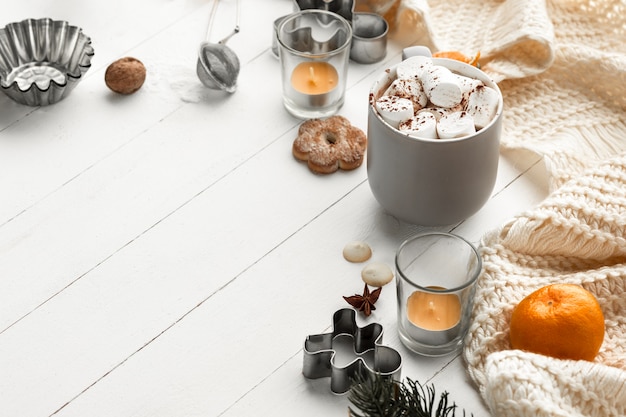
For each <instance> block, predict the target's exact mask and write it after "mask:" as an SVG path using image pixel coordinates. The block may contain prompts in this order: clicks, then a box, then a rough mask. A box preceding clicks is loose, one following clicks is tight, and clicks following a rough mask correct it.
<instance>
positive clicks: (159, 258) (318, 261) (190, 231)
mask: <svg viewBox="0 0 626 417" xmlns="http://www.w3.org/2000/svg"><path fill="white" fill-rule="evenodd" d="M222 3H223V6H220V15H222V16H221V17H220V19H218V23H217V24H216V27H215V33H216V35H218V37H219V34H220V33H228V32H229V31H230V30H231V29H232V27H231V26H232V23H233V20H232V19H231V18H230V16H229V14H230V15H232V13H231V12H233V10H234V9H233V8H234V0H222ZM210 5H211V2H210V1H199V0H187V1H183V0H170V1H167V0H137V1H132V2H129V1H124V2H122V1H117V0H116V1H107V2H104V1H95V0H94V1H91V2H89V5H87V3H84V2H77V1H71V0H59V1H55V2H49V1H45V0H32V1H29V2H13V3H10V4H8V5H5V9H6V10H3V15H2V19H3V22H0V24H5V23H9V22H11V21H15V20H21V19H23V18H26V17H41V16H50V17H54V18H63V19H68V20H70V21H71V23H73V24H77V25H80V26H83V27H84V29H85V31H86V32H88V34H89V35H90V36H92V39H93V42H94V47H95V49H96V56H95V57H94V65H93V67H92V68H91V69H90V71H89V72H88V73H87V76H86V77H85V79H84V80H83V81H82V82H81V83H80V84H79V85H78V87H77V88H76V89H75V90H74V92H73V93H72V95H71V96H70V97H68V98H67V99H66V100H64V101H62V102H60V103H58V104H55V105H53V106H48V107H44V108H35V109H34V108H29V107H25V106H20V105H18V104H16V103H13V102H12V101H10V100H9V99H8V98H6V97H4V96H2V97H0V107H1V108H2V111H1V112H0V375H2V378H0V416H5V415H6V416H21V417H39V416H50V415H55V416H62V417H70V416H93V417H96V416H112V415H115V416H153V417H154V416H156V417H158V416H173V415H176V416H178V415H181V416H183V415H184V416H217V415H224V416H249V415H303V416H307V415H311V416H313V415H345V413H346V408H347V404H348V403H347V400H346V398H345V396H335V395H333V394H331V393H330V391H329V384H328V382H329V381H328V380H327V379H322V380H316V381H308V380H306V379H304V378H303V377H302V375H301V364H302V352H301V348H302V344H303V341H304V338H305V337H306V336H307V335H308V334H315V333H320V332H326V331H329V330H330V328H331V319H332V314H333V313H334V312H335V311H336V310H337V309H339V308H343V307H347V304H346V303H345V302H344V300H343V299H342V298H341V297H342V296H343V295H352V294H354V293H357V292H360V291H361V290H362V286H363V284H362V281H361V280H360V275H359V274H360V268H362V265H359V264H350V263H348V262H346V261H345V260H344V259H343V258H342V257H341V249H342V248H343V245H344V244H345V243H346V242H348V241H350V240H354V239H360V240H365V241H367V242H368V243H369V244H370V245H371V246H372V248H373V249H374V257H373V260H379V261H382V262H386V263H388V264H390V265H391V264H392V263H393V256H394V252H395V249H396V248H397V247H398V245H399V244H400V243H401V242H402V240H404V239H405V238H407V237H408V236H410V235H412V234H414V233H416V232H418V231H420V230H422V229H423V228H421V227H419V226H414V225H409V224H405V223H402V222H399V221H397V220H396V219H394V218H393V217H392V216H390V215H388V214H386V213H384V212H383V211H382V210H381V208H380V207H379V206H378V204H377V203H376V201H375V200H374V198H373V196H372V194H371V192H370V190H369V186H368V183H367V176H366V170H365V166H363V167H361V168H359V169H357V170H355V171H352V172H338V173H336V174H332V175H330V176H316V175H313V174H312V173H311V172H309V171H308V169H307V168H306V166H305V165H304V164H302V163H299V162H297V161H296V160H294V158H293V157H292V155H291V143H292V141H293V139H294V138H295V135H296V132H297V127H298V125H299V122H300V121H299V120H297V119H295V118H293V117H291V116H290V115H289V114H288V113H287V112H286V111H285V110H284V109H283V107H282V104H281V94H280V80H279V77H280V71H279V67H278V61H277V60H276V59H275V58H274V57H273V56H271V54H270V52H269V47H270V43H271V30H272V22H273V20H274V19H275V18H277V17H279V16H281V15H283V14H285V13H288V12H289V11H290V10H291V7H292V2H291V1H289V0H272V1H270V0H265V1H263V2H261V1H258V0H243V7H242V22H241V27H242V31H241V33H240V34H238V35H237V36H235V37H233V38H232V39H231V40H230V41H229V46H231V47H232V48H233V50H235V51H236V52H237V54H238V55H239V57H240V59H241V62H242V70H241V74H240V77H239V88H238V91H237V92H236V93H235V94H233V95H226V94H224V93H221V92H216V91H210V90H207V89H205V88H204V87H203V86H202V85H201V84H200V82H199V81H198V80H197V78H196V76H195V60H196V55H195V54H196V52H197V46H198V44H199V42H200V41H201V40H202V37H203V36H204V32H205V30H206V19H207V18H208V12H209V9H210ZM121 56H136V57H138V58H140V59H141V60H142V61H143V62H144V63H145V64H146V66H147V68H148V78H147V80H146V84H145V85H144V87H143V88H142V89H141V90H140V91H139V92H138V93H136V94H135V95H133V96H129V97H121V96H117V95H115V94H113V93H111V92H110V91H108V89H107V88H106V86H105V85H104V81H103V77H104V71H105V69H106V66H107V65H108V64H109V63H110V62H111V61H112V60H114V59H116V58H118V57H121ZM399 59H400V46H399V45H397V44H395V43H390V45H389V49H388V56H387V59H386V60H385V61H384V62H382V63H379V64H374V65H358V64H355V63H351V64H350V70H349V80H348V86H349V87H348V92H347V96H346V103H345V105H344V107H343V108H342V110H341V112H340V113H341V114H342V115H344V116H346V117H348V118H349V119H350V120H351V121H352V122H353V124H355V125H356V126H359V127H360V128H362V129H364V130H365V129H366V127H367V120H366V119H367V113H366V108H367V98H368V93H369V86H370V84H371V83H372V81H373V79H374V78H375V77H376V76H377V74H378V73H379V72H380V71H381V70H382V69H384V68H386V67H388V66H390V65H392V64H393V63H395V62H398V60H399ZM544 197H545V183H544V180H543V179H542V168H541V163H540V161H538V159H537V158H533V157H529V158H528V159H526V160H519V159H515V160H511V159H509V158H507V156H506V155H503V157H502V158H501V163H500V171H499V176H498V181H497V184H496V187H495V189H494V193H493V197H492V199H491V200H490V201H489V202H488V203H487V204H486V205H485V207H484V208H483V209H482V210H481V211H480V212H479V213H477V214H476V215H474V216H473V217H472V218H470V219H467V220H466V221H465V222H463V223H462V224H460V225H458V226H457V227H455V228H454V230H455V232H456V233H459V234H461V235H463V236H466V237H467V238H468V239H470V240H472V241H473V242H475V243H478V241H479V240H480V237H481V236H482V235H483V234H484V233H485V232H487V231H489V230H491V229H493V228H495V227H497V226H498V225H499V224H501V223H502V222H504V221H505V220H506V219H507V218H509V217H511V216H513V215H515V214H516V213H518V212H520V211H521V210H523V209H525V208H528V207H531V206H532V205H534V204H536V203H537V202H538V201H540V200H541V199H542V198H544ZM395 302H396V301H395V293H394V288H393V286H392V285H389V286H387V287H385V288H384V290H383V294H382V296H381V298H380V300H379V302H378V303H377V304H376V307H377V309H376V311H375V312H374V314H373V315H372V316H371V317H370V318H368V319H365V318H364V317H362V316H359V324H361V325H364V324H365V323H369V322H372V321H377V322H380V323H381V324H383V326H384V328H385V338H384V340H385V343H386V344H388V345H390V346H392V347H394V348H396V349H398V350H399V351H400V352H401V354H402V356H403V360H404V365H403V375H405V376H409V377H411V378H413V379H419V380H420V381H421V382H428V381H433V382H435V383H436V384H437V386H438V390H441V391H443V390H447V391H450V393H451V399H453V400H454V401H456V402H457V404H459V405H462V406H463V407H466V408H467V409H468V411H471V412H474V415H485V414H486V410H485V408H484V406H483V405H482V403H481V402H480V398H479V396H478V393H477V392H476V391H475V390H474V388H473V387H472V386H471V384H470V383H469V380H468V378H467V377H466V376H465V374H464V368H463V364H462V360H461V359H460V357H456V358H455V357H444V358H438V359H432V358H423V357H419V356H417V355H414V354H411V353H410V352H408V351H407V350H406V349H405V348H403V347H402V346H401V344H400V342H399V340H398V337H397V335H396V325H395V309H396V308H395Z"/></svg>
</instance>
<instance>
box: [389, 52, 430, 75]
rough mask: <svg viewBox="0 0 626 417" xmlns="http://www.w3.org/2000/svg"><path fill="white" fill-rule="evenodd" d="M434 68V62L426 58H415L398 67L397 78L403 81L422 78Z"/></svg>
mask: <svg viewBox="0 0 626 417" xmlns="http://www.w3.org/2000/svg"><path fill="white" fill-rule="evenodd" d="M432 66H433V61H432V59H430V58H429V57H425V56H413V57H410V58H407V59H405V60H404V61H402V62H400V63H399V64H398V66H397V67H396V77H397V78H398V79H401V80H403V79H404V80H405V79H411V78H421V77H422V72H423V71H424V70H425V69H427V68H430V67H432Z"/></svg>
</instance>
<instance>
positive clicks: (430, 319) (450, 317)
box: [406, 287, 461, 330]
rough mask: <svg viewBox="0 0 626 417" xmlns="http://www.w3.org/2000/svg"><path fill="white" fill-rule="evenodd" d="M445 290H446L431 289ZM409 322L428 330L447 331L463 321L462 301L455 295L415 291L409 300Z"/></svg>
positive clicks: (407, 308)
mask: <svg viewBox="0 0 626 417" xmlns="http://www.w3.org/2000/svg"><path fill="white" fill-rule="evenodd" d="M430 288H432V289H438V290H445V288H441V287H439V288H437V287H430ZM406 312H407V316H408V318H409V321H410V322H411V323H413V324H414V325H416V326H418V327H421V328H423V329H426V330H447V329H450V328H452V327H454V326H456V325H457V323H458V322H459V320H460V319H461V301H460V300H459V297H457V296H456V295H455V294H437V293H427V292H423V291H415V292H413V294H411V295H410V296H409V298H408V299H407V306H406Z"/></svg>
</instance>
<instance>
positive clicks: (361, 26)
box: [272, 0, 389, 64]
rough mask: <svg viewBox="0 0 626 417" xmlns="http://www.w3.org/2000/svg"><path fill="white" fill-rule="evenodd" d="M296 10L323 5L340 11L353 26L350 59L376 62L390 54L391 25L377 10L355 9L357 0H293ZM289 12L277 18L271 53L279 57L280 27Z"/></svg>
mask: <svg viewBox="0 0 626 417" xmlns="http://www.w3.org/2000/svg"><path fill="white" fill-rule="evenodd" d="M293 3H294V11H295V12H298V11H302V10H307V9H321V10H327V11H330V12H333V13H337V14H338V15H340V16H341V17H343V18H344V19H346V20H347V21H348V22H350V25H351V26H352V45H351V47H350V59H351V60H353V61H355V62H358V63H360V64H373V63H375V62H378V61H381V60H382V59H384V58H385V56H386V55H387V32H388V31H389V25H388V24H387V21H386V20H385V18H383V17H382V16H380V15H378V14H376V13H361V12H354V0H293ZM285 17H287V16H282V17H279V18H278V19H276V20H275V21H274V36H273V38H272V54H273V55H274V56H275V57H278V39H277V33H278V27H279V26H280V24H281V23H282V21H283V20H284V19H285Z"/></svg>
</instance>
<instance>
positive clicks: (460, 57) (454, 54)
mask: <svg viewBox="0 0 626 417" xmlns="http://www.w3.org/2000/svg"><path fill="white" fill-rule="evenodd" d="M433 58H448V59H455V60H457V61H461V62H465V63H466V64H470V65H473V66H476V67H480V65H479V64H478V60H479V59H480V52H478V53H477V54H476V55H474V56H473V57H469V56H467V55H465V54H462V53H461V52H459V51H439V52H435V53H434V54H433Z"/></svg>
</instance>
